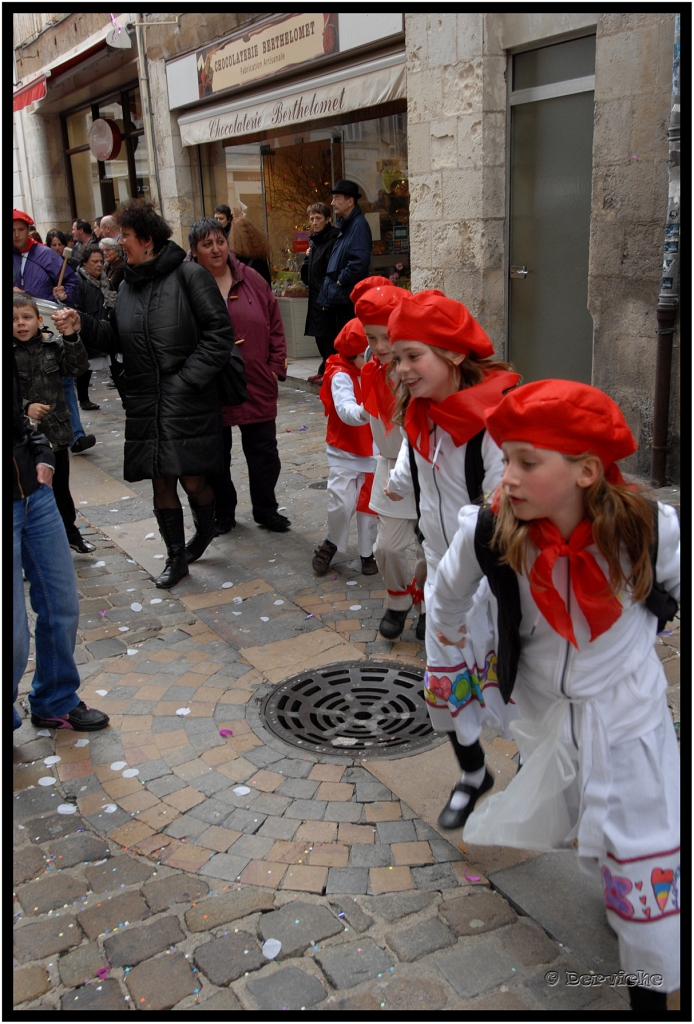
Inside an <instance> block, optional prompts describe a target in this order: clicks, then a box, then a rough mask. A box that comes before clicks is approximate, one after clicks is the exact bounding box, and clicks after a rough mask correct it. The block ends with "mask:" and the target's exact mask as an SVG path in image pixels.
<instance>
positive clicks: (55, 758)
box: [43, 754, 60, 766]
mask: <svg viewBox="0 0 694 1024" xmlns="http://www.w3.org/2000/svg"><path fill="white" fill-rule="evenodd" d="M58 761H60V758H59V757H58V755H57V754H51V756H50V757H44V759H43V763H44V764H45V765H49V766H50V765H52V764H57V763H58Z"/></svg>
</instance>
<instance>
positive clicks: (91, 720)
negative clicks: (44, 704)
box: [31, 700, 109, 732]
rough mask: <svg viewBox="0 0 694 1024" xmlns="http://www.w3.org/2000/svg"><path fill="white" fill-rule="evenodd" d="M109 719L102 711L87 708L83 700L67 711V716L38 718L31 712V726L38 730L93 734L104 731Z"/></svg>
mask: <svg viewBox="0 0 694 1024" xmlns="http://www.w3.org/2000/svg"><path fill="white" fill-rule="evenodd" d="M108 722H109V718H108V715H105V714H104V712H103V711H97V710H96V708H89V707H87V705H86V704H85V703H84V701H83V700H81V701H80V702H79V704H78V705H77V707H76V708H73V709H72V711H69V712H68V713H67V715H59V716H57V717H56V718H39V716H38V715H35V714H34V712H33V711H32V712H31V724H32V725H36V726H38V727H39V728H40V729H75V730H76V731H77V732H95V731H96V730H97V729H105V728H106V726H107V725H108Z"/></svg>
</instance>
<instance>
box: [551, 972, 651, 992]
mask: <svg viewBox="0 0 694 1024" xmlns="http://www.w3.org/2000/svg"><path fill="white" fill-rule="evenodd" d="M564 975H565V979H564V984H565V985H567V986H570V987H576V986H582V987H584V988H588V987H590V986H591V985H609V986H610V988H619V987H621V986H623V985H624V986H627V987H629V988H633V987H634V986H635V985H638V986H639V988H660V986H661V985H662V984H663V976H662V974H649V972H648V971H635V972H631V973H628V972H626V971H618V972H617V973H614V974H579V973H578V972H577V971H564ZM561 980H562V978H561V975H560V973H559V971H547V973H546V974H545V981H546V982H547V984H548V985H551V986H552V988H553V987H554V986H555V985H558V984H559V982H560V981H561Z"/></svg>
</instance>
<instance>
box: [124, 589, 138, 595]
mask: <svg viewBox="0 0 694 1024" xmlns="http://www.w3.org/2000/svg"><path fill="white" fill-rule="evenodd" d="M134 590H137V587H128V589H127V590H126V594H132V593H133V591H134Z"/></svg>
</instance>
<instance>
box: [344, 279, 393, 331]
mask: <svg viewBox="0 0 694 1024" xmlns="http://www.w3.org/2000/svg"><path fill="white" fill-rule="evenodd" d="M402 296H403V291H402V288H396V287H395V285H394V284H391V283H390V281H389V280H388V278H387V277H367V278H365V279H364V280H363V281H360V282H359V284H355V286H354V288H353V289H352V294H351V295H350V299H351V300H352V302H353V303H354V312H355V313H356V314H357V316H358V318H359V319H360V320H361V322H362V323H363V324H380V325H381V326H382V327H385V326H386V325H387V324H388V317H389V316H390V314H391V313H392V312H393V310H394V309H395V307H396V306H397V305H398V303H399V302H401V300H402Z"/></svg>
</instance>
